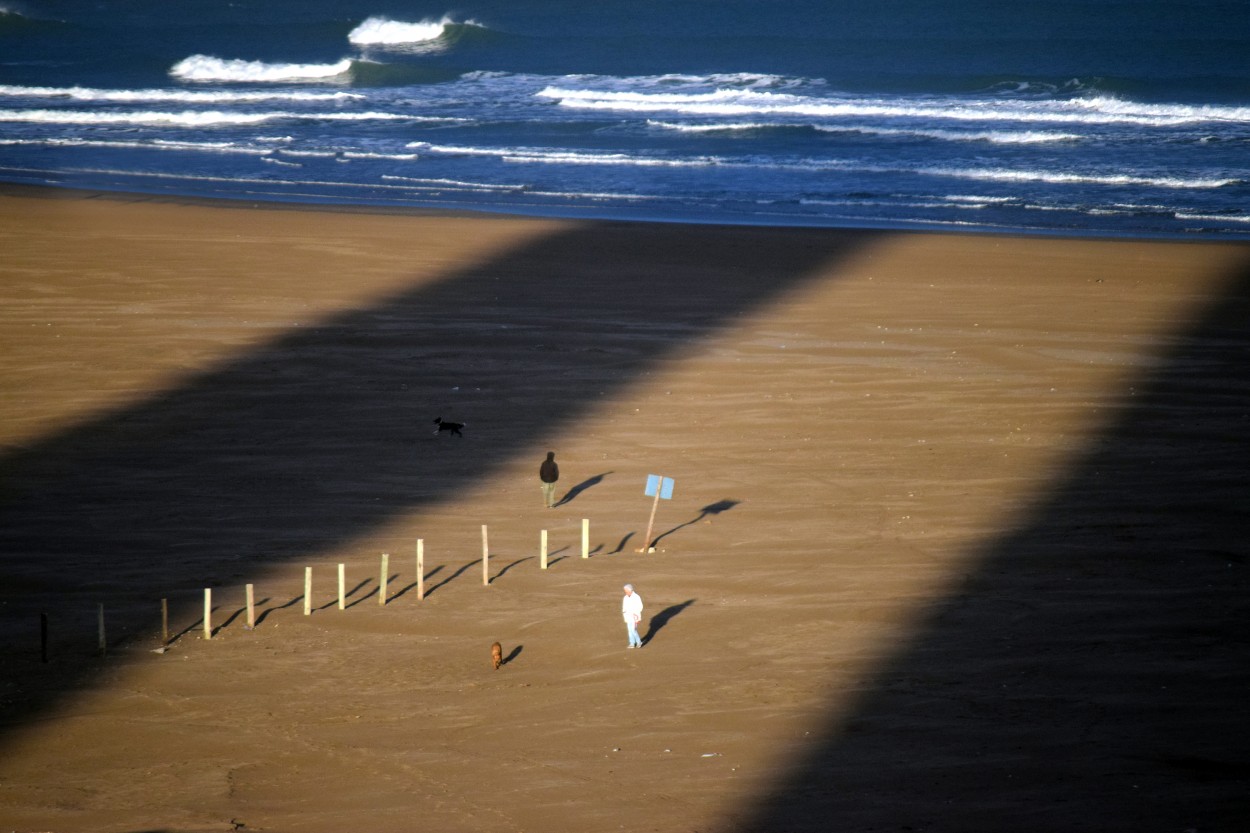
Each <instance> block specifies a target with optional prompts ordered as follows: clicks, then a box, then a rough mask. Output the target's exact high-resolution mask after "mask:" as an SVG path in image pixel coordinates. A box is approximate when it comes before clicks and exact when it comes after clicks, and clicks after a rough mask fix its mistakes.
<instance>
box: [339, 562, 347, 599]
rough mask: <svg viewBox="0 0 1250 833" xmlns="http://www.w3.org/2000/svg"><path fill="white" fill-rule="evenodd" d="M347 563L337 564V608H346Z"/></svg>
mask: <svg viewBox="0 0 1250 833" xmlns="http://www.w3.org/2000/svg"><path fill="white" fill-rule="evenodd" d="M346 571H347V565H346V564H339V610H347V572H346Z"/></svg>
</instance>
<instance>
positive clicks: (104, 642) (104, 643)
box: [96, 602, 108, 656]
mask: <svg viewBox="0 0 1250 833" xmlns="http://www.w3.org/2000/svg"><path fill="white" fill-rule="evenodd" d="M96 619H97V624H98V625H99V628H98V630H99V635H100V640H99V645H100V656H104V655H105V654H107V653H108V639H106V638H105V636H104V602H100V606H99V612H98V615H97V617H96Z"/></svg>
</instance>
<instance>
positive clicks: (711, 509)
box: [651, 500, 742, 547]
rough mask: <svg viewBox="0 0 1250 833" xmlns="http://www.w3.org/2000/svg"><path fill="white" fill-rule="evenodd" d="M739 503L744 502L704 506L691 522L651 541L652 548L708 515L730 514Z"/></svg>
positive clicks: (723, 502) (720, 502) (679, 525)
mask: <svg viewBox="0 0 1250 833" xmlns="http://www.w3.org/2000/svg"><path fill="white" fill-rule="evenodd" d="M739 503H742V501H740V500H718V501H716V502H715V503H709V504H708V505H707V506H704V507H703V508H702V509H700V510H699V514H698V515H696V516H695V517H693V518H691V519H690V520H688V521H686V522H685V523H683V524H678V525H677V526H675V527H673V528H672V529H670V530H669V531H668V532H665V533H663V534H662V535H657V536H656V537H655V538H653V539H652V540H651V546H653V547H654V546H656V545H657V544H659V543H660V542H661V541H663V540H664V539H665V538H667V537H668V536H670V535H672V534H673V533H674V532H676V531H677V530H679V529H685V528H686V527H688V526H693V525H694V524H697V523H698V522H699V521H701V520H703V519H704V518H706V517H707V516H708V515H719V514H720V513H721V512H728V511H729V510H730V509H733V508H734V507H735V506H737V505H738V504H739Z"/></svg>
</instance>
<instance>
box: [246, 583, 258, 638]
mask: <svg viewBox="0 0 1250 833" xmlns="http://www.w3.org/2000/svg"><path fill="white" fill-rule="evenodd" d="M255 628H256V587H255V586H254V585H251V584H249V585H248V586H247V629H248V630H249V631H250V630H254V629H255Z"/></svg>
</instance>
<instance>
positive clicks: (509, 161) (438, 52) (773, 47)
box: [0, 0, 1250, 239]
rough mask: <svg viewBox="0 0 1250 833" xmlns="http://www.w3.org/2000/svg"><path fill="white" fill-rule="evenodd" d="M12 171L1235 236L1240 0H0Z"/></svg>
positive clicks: (1244, 32)
mask: <svg viewBox="0 0 1250 833" xmlns="http://www.w3.org/2000/svg"><path fill="white" fill-rule="evenodd" d="M0 181H4V182H11V183H27V184H39V185H51V186H61V187H73V188H85V189H103V190H109V191H123V192H137V193H144V194H161V195H175V196H196V197H216V198H226V199H238V200H248V201H273V202H296V203H315V204H356V205H371V206H404V207H431V208H439V209H453V210H473V211H490V212H508V213H521V214H531V215H543V216H556V217H569V218H615V219H629V220H634V219H637V220H652V221H668V222H694V223H736V224H744V223H745V224H763V225H798V226H832V227H867V228H901V229H933V230H968V231H985V232H1014V233H1019V232H1023V233H1036V234H1082V235H1084V234H1090V235H1100V236H1116V237H1172V238H1177V237H1179V238H1187V237H1192V238H1204V239H1205V238H1236V239H1244V238H1246V237H1248V236H1250V2H1247V1H1246V0H1131V1H1130V0H1045V2H1039V1H1038V0H1019V2H986V0H949V2H943V3H937V2H931V0H845V1H839V0H824V2H820V1H819V0H796V1H795V2H781V0H778V2H772V3H765V2H758V1H757V2H746V0H665V2H658V1H657V0H635V2H630V3H619V2H611V0H601V2H597V3H591V2H585V0H577V1H576V2H574V0H508V2H502V0H475V2H470V3H468V4H466V5H464V6H459V5H457V6H455V7H451V6H449V5H447V4H445V3H444V4H433V3H425V2H381V1H379V2H373V3H365V4H362V3H356V2H340V1H339V0H300V2H291V1H290V0H235V1H234V2H226V0H179V2H177V3H170V2H168V0H118V1H117V2H88V0H0Z"/></svg>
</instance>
